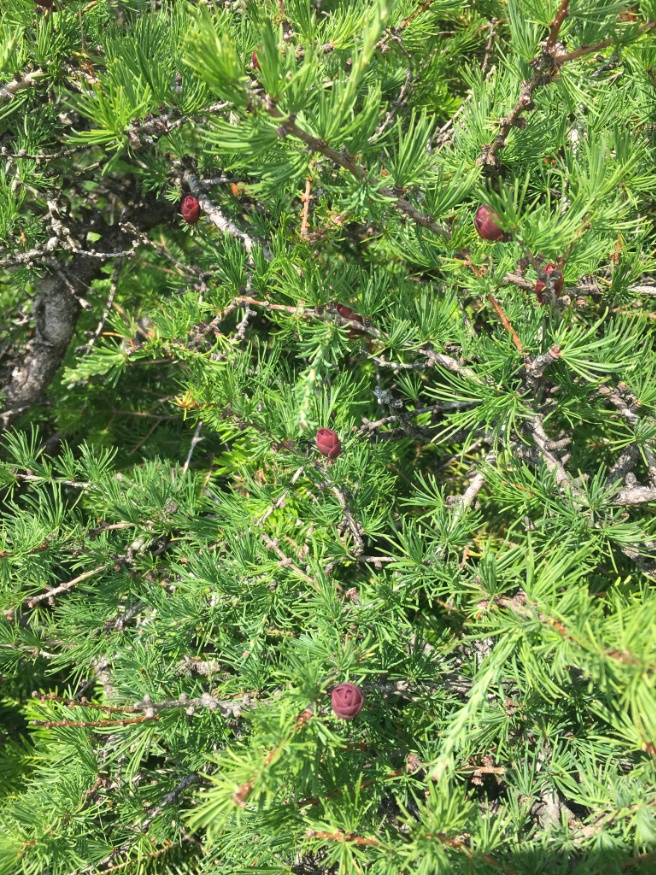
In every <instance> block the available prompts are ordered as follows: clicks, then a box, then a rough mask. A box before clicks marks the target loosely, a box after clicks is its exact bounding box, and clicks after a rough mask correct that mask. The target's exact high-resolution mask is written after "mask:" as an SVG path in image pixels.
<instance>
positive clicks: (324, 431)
mask: <svg viewBox="0 0 656 875" xmlns="http://www.w3.org/2000/svg"><path fill="white" fill-rule="evenodd" d="M315 444H316V447H317V449H318V450H319V452H320V453H321V455H322V456H325V457H326V458H327V459H336V458H337V456H339V454H340V453H341V452H342V443H341V441H340V439H339V438H338V437H337V433H336V432H334V431H333V430H332V428H320V429H319V431H318V432H317V435H316V437H315Z"/></svg>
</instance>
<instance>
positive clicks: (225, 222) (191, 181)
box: [182, 170, 271, 260]
mask: <svg viewBox="0 0 656 875" xmlns="http://www.w3.org/2000/svg"><path fill="white" fill-rule="evenodd" d="M182 178H183V181H184V183H185V185H186V186H187V188H188V189H189V191H190V192H191V193H192V194H193V195H194V197H195V198H196V199H197V200H198V203H199V204H200V206H201V209H202V210H203V211H204V213H205V215H206V216H207V218H208V219H209V220H210V222H212V224H213V225H216V227H217V228H218V229H219V231H222V232H223V233H224V234H229V235H230V236H231V237H234V238H235V239H236V240H239V241H240V242H241V243H242V244H243V246H244V248H245V249H246V252H247V253H248V254H249V256H252V253H253V247H254V246H256V245H257V241H256V240H255V239H254V238H253V237H251V236H250V235H249V234H247V233H246V232H245V231H242V230H241V229H240V228H238V227H237V226H236V225H235V223H234V222H233V221H232V220H231V219H229V218H228V217H227V216H225V215H224V214H223V213H222V211H221V209H220V208H219V207H218V206H217V205H216V204H215V203H214V202H213V201H212V200H210V198H209V197H208V195H207V193H206V191H205V188H204V186H203V185H202V183H201V181H200V179H199V178H198V177H197V176H196V174H195V173H192V171H191V170H186V171H185V172H184V173H183V177H182ZM260 246H261V247H262V251H263V253H264V256H265V258H267V259H269V260H270V259H271V253H270V252H269V250H268V248H267V247H266V245H265V244H264V243H261V242H260Z"/></svg>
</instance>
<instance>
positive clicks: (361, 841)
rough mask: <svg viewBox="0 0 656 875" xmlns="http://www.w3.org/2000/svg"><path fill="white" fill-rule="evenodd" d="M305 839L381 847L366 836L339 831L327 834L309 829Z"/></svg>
mask: <svg viewBox="0 0 656 875" xmlns="http://www.w3.org/2000/svg"><path fill="white" fill-rule="evenodd" d="M305 838H306V839H323V840H324V841H327V842H350V843H351V844H352V845H369V846H375V847H378V846H379V845H380V842H379V841H378V839H374V838H365V837H364V836H359V835H356V834H355V833H353V832H342V831H341V830H339V829H338V830H336V831H335V832H326V831H325V830H322V829H309V830H308V831H307V832H306V833H305Z"/></svg>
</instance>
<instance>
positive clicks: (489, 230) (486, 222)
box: [474, 206, 508, 241]
mask: <svg viewBox="0 0 656 875" xmlns="http://www.w3.org/2000/svg"><path fill="white" fill-rule="evenodd" d="M498 221H501V220H500V219H499V217H498V216H497V214H496V213H495V212H493V210H491V209H490V208H489V207H486V206H480V207H479V208H478V209H477V210H476V215H475V216H474V227H475V228H476V232H477V234H478V236H479V237H481V238H482V239H483V240H490V241H496V240H506V239H508V238H507V234H506V233H505V232H504V231H502V229H501V228H500V227H499V225H497V222H498Z"/></svg>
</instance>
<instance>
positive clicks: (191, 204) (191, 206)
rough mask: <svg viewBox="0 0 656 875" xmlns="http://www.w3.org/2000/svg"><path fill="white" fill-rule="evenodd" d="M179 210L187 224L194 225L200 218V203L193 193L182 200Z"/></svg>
mask: <svg viewBox="0 0 656 875" xmlns="http://www.w3.org/2000/svg"><path fill="white" fill-rule="evenodd" d="M180 212H181V213H182V218H183V219H184V220H185V222H186V223H187V224H188V225H195V224H196V222H197V221H198V220H199V219H200V204H199V203H198V201H197V200H196V198H195V197H194V196H193V195H191V194H188V195H187V197H186V198H185V199H184V200H183V201H182V206H181V207H180Z"/></svg>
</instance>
